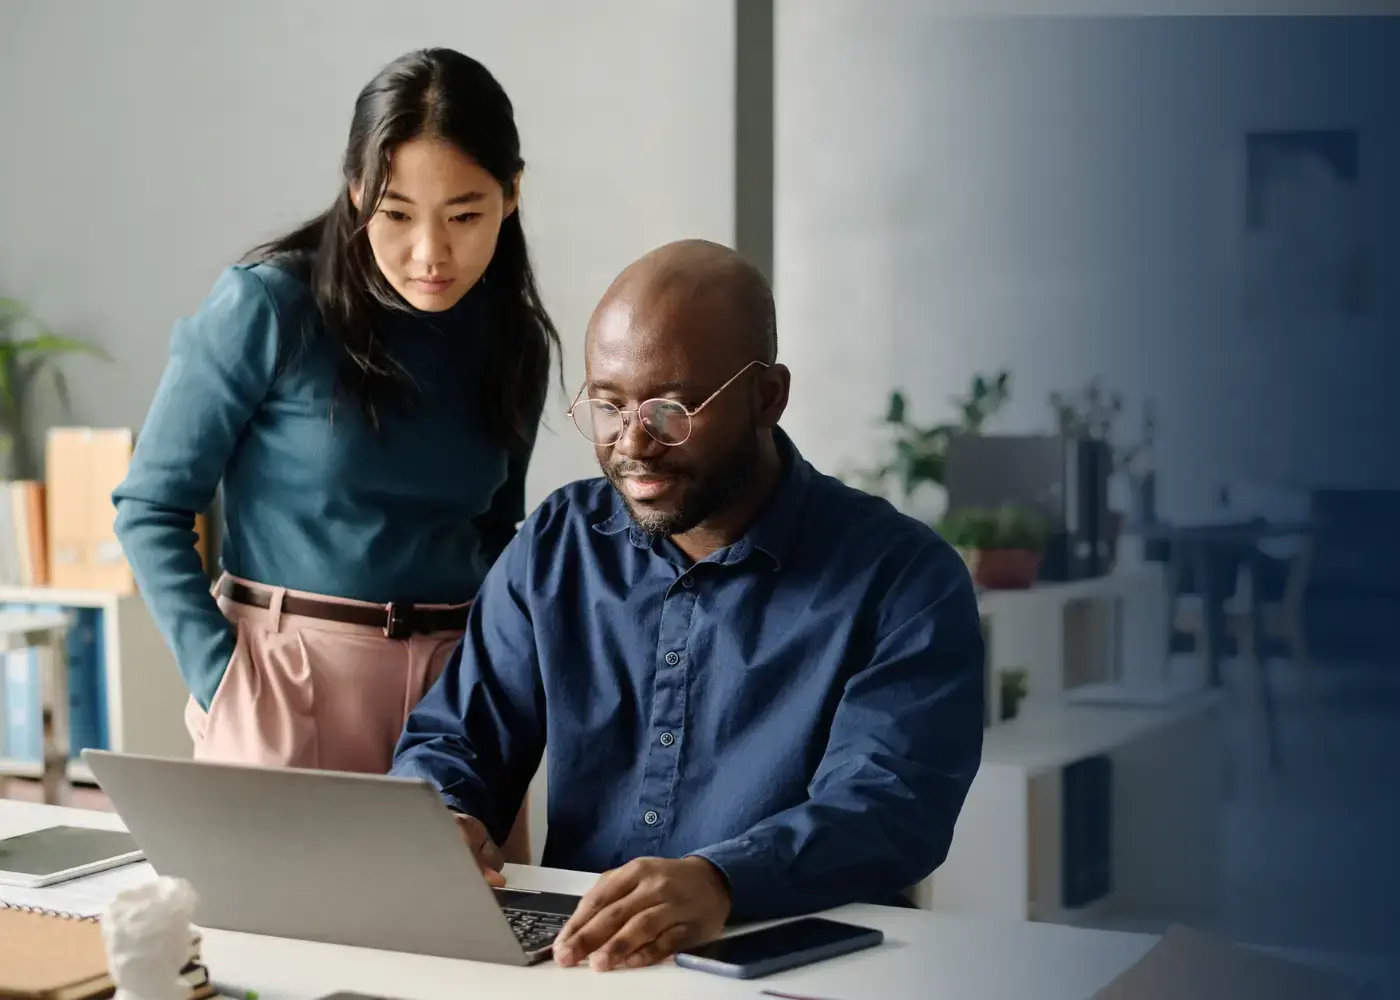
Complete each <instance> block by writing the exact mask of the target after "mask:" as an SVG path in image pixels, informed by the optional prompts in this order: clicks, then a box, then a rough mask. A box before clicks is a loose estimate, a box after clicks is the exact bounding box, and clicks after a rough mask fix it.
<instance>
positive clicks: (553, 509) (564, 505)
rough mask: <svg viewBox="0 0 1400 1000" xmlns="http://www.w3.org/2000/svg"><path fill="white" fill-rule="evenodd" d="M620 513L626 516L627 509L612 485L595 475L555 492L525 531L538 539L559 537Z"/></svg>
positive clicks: (543, 501) (544, 501)
mask: <svg viewBox="0 0 1400 1000" xmlns="http://www.w3.org/2000/svg"><path fill="white" fill-rule="evenodd" d="M619 514H620V515H621V516H623V517H625V516H626V510H625V508H623V506H622V503H621V501H620V500H619V499H618V496H617V492H616V491H615V490H614V489H613V488H612V484H611V483H609V482H608V481H607V480H606V479H604V478H603V477H602V476H594V477H592V478H590V479H578V480H575V481H574V482H571V483H566V484H565V485H563V486H560V487H558V488H557V489H555V490H554V491H553V492H552V493H550V494H549V495H548V496H546V497H545V498H544V500H542V501H541V502H540V505H539V506H538V507H536V508H535V510H534V511H533V513H531V514H530V516H529V517H528V518H526V520H525V524H524V525H523V526H522V530H524V531H527V532H529V533H530V534H531V535H533V536H535V537H536V538H545V537H556V538H557V537H559V536H560V535H567V534H570V533H572V532H574V531H577V530H578V529H580V528H591V527H594V526H596V525H600V524H603V523H605V522H607V521H608V520H609V519H611V518H613V517H616V516H618V515H619Z"/></svg>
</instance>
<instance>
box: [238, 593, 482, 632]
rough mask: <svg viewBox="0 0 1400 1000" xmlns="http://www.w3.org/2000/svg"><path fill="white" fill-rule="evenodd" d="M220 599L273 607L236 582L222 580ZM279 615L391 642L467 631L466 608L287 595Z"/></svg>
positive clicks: (269, 597)
mask: <svg viewBox="0 0 1400 1000" xmlns="http://www.w3.org/2000/svg"><path fill="white" fill-rule="evenodd" d="M219 595H220V596H221V597H227V598H228V599H229V600H230V601H235V602H237V603H238V604H247V605H249V606H250V607H254V608H270V607H272V591H270V590H263V589H261V588H258V587H249V586H248V585H247V584H243V583H239V582H237V581H236V580H221V581H220V582H219ZM282 611H283V612H284V613H285V614H289V615H301V616H303V617H306V618H320V619H321V620H323V621H332V622H344V623H346V624H348V625H368V626H370V627H371V628H382V629H383V630H384V634H385V635H386V636H388V637H389V638H390V639H407V638H408V637H409V636H411V635H415V634H418V635H424V634H428V633H432V632H460V631H462V630H463V629H465V628H466V627H467V611H468V608H467V607H466V606H463V607H459V608H433V607H423V606H421V605H417V604H397V603H393V602H391V603H389V604H378V605H364V604H336V603H335V602H333V601H318V600H316V599H315V598H311V597H298V596H296V595H294V594H287V595H286V596H284V597H283V598H282Z"/></svg>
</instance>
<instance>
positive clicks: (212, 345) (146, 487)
mask: <svg viewBox="0 0 1400 1000" xmlns="http://www.w3.org/2000/svg"><path fill="white" fill-rule="evenodd" d="M277 344H278V332H277V315H276V309H275V307H274V304H273V301H272V298H271V296H270V295H269V293H268V291H267V289H266V287H265V286H264V285H263V283H262V280H261V279H260V278H258V277H257V276H256V275H254V274H252V273H250V272H249V271H248V270H247V269H246V268H229V269H227V270H225V271H224V273H223V274H222V275H220V277H219V279H218V281H217V282H215V284H214V287H213V289H212V290H211V291H210V293H209V295H208V296H207V297H206V299H205V300H204V302H203V303H202V304H201V305H200V307H199V309H198V310H197V311H196V312H195V314H194V315H193V316H190V317H186V318H184V319H182V320H180V321H179V322H177V323H176V324H175V329H174V331H173V333H172V334H171V339H170V358H169V361H168V363H167V365H166V368H165V372H164V374H163V375H162V377H161V380H160V383H159V385H158V386H157V388H156V394H155V398H154V400H153V401H152V403H151V408H150V410H149V411H148V413H147V415H146V420H145V422H144V424H143V425H142V427H141V432H140V434H139V436H138V438H137V442H136V448H135V452H134V454H133V455H132V461H131V468H130V470H129V472H128V474H127V477H126V479H125V481H123V482H122V483H121V485H120V486H118V487H117V489H116V490H115V491H114V492H113V494H112V502H113V504H114V505H115V506H116V512H117V513H116V532H117V537H118V539H119V540H120V542H121V545H122V549H123V551H124V552H125V554H126V557H127V561H128V562H129V563H130V565H131V569H132V573H133V575H134V576H135V578H136V583H137V586H138V587H139V588H140V591H141V594H142V596H143V597H144V599H145V601H146V604H147V606H148V607H149V608H150V611H151V615H152V617H153V618H154V619H155V622H156V625H157V627H158V628H159V629H160V632H161V634H162V635H163V636H164V637H165V641H166V643H167V644H168V645H169V646H170V648H171V650H172V651H173V652H174V654H175V660H176V663H177V664H178V665H179V668H180V673H181V675H182V676H183V677H184V679H185V683H186V684H187V685H188V686H189V689H190V692H191V693H192V694H193V695H194V697H195V699H196V701H198V702H199V703H200V704H201V705H202V706H204V707H205V708H208V707H209V701H210V699H211V698H212V697H213V694H214V690H215V689H216V688H217V687H218V684H219V681H220V680H221V679H222V677H223V673H224V670H225V669H226V668H227V666H228V661H229V659H230V657H231V656H232V655H233V647H234V636H233V631H232V629H231V627H230V626H229V624H228V622H227V620H226V619H225V618H224V616H223V614H222V613H221V612H220V611H219V607H218V604H217V603H216V602H215V600H214V598H213V597H212V596H211V594H210V592H209V591H210V586H209V577H208V575H207V574H206V572H205V570H204V566H203V564H202V563H201V561H200V558H199V553H198V551H197V550H196V549H195V534H194V519H195V515H196V514H197V513H199V512H202V511H204V510H207V509H208V507H209V505H210V502H211V501H212V500H213V497H214V493H215V491H216V490H217V489H218V486H219V482H220V480H222V478H223V473H224V467H225V465H226V464H227V462H228V460H229V456H230V455H231V454H232V453H233V451H234V449H235V448H236V447H237V444H238V441H239V438H240V436H241V434H242V433H243V430H244V428H245V426H246V425H247V423H248V421H249V419H250V417H251V416H252V414H253V412H254V411H255V410H256V409H257V408H258V406H259V405H260V404H261V403H262V401H263V399H264V398H265V396H266V394H267V391H268V387H269V386H270V385H271V382H272V380H273V378H274V375H275V372H276V369H277V350H278V347H277Z"/></svg>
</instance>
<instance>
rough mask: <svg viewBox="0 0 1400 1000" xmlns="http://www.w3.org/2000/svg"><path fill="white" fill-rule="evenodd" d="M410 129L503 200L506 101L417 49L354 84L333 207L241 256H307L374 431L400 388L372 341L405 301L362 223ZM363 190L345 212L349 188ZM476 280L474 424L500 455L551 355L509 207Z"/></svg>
mask: <svg viewBox="0 0 1400 1000" xmlns="http://www.w3.org/2000/svg"><path fill="white" fill-rule="evenodd" d="M422 136H430V137H433V138H438V139H443V140H446V141H448V142H451V143H453V144H454V145H455V146H456V147H457V148H458V149H460V150H461V151H462V152H463V153H465V154H466V155H467V156H470V157H471V158H472V159H473V160H475V161H476V162H477V163H478V164H479V165H480V166H481V167H482V169H484V170H486V171H487V172H488V173H489V174H491V176H492V177H494V178H495V179H496V180H497V181H498V182H499V183H500V184H501V187H502V190H503V191H504V192H505V194H506V195H507V197H509V196H510V195H511V194H513V193H514V190H515V182H516V178H517V176H518V175H519V173H520V171H521V169H522V168H523V167H524V165H525V161H524V160H523V159H522V158H521V155H520V135H519V133H518V132H517V130H516V126H515V111H514V108H513V107H512V105H511V102H510V98H509V97H508V96H506V92H505V90H504V89H502V87H501V85H500V84H499V83H498V82H497V81H496V79H495V77H493V76H492V75H491V73H490V72H489V71H488V70H487V69H486V67H485V66H483V65H482V64H481V63H479V62H477V61H476V60H475V59H472V58H470V57H469V56H465V55H463V54H462V53H460V52H455V51H453V50H452V49H440V48H438V49H423V50H420V51H416V52H410V53H408V54H407V55H404V56H401V57H400V58H398V59H396V60H394V61H393V62H392V63H390V64H389V65H388V66H386V67H385V68H384V69H383V70H381V71H380V72H379V74H378V75H377V76H376V77H375V78H374V79H373V80H371V81H370V82H369V84H368V85H366V87H365V88H364V89H363V90H362V91H360V96H359V98H358V99H357V100H356V101H355V112H354V116H353V118H352V120H351V123H350V140H349V142H348V143H347V145H346V149H345V160H344V166H343V173H344V179H345V185H344V186H343V188H342V190H341V192H340V194H339V195H338V196H337V198H336V200H335V203H334V204H333V205H332V206H331V207H330V208H329V209H328V210H327V211H325V212H323V213H322V214H321V215H319V216H317V217H316V218H315V219H312V220H311V221H310V222H308V223H306V224H305V225H303V226H301V227H300V228H298V229H296V230H294V231H293V232H291V233H288V234H287V235H285V236H283V237H281V238H279V239H276V240H273V241H271V242H269V243H265V244H263V245H262V246H259V247H257V248H256V249H255V250H253V251H252V252H251V253H250V254H249V255H248V257H247V258H246V259H248V260H267V259H270V258H273V257H280V256H284V255H308V254H309V255H310V256H311V264H310V274H309V275H308V277H309V280H310V284H311V290H312V294H313V296H314V297H315V300H316V305H317V307H318V308H319V310H320V313H321V318H322V320H323V322H324V323H325V326H326V327H327V329H328V330H329V331H330V333H331V335H332V336H335V337H337V338H339V340H340V341H342V342H343V344H344V347H345V353H346V359H345V364H344V366H343V370H342V378H341V383H342V388H343V389H344V390H345V391H347V392H348V393H349V394H350V395H351V396H352V397H353V399H354V400H355V402H356V403H357V404H358V406H359V408H360V410H361V411H362V412H363V413H364V414H365V416H366V417H367V418H368V419H369V421H370V423H371V424H372V425H373V426H375V427H378V426H379V422H380V421H379V414H380V409H381V407H382V405H383V403H384V402H385V400H386V399H388V398H390V397H391V396H392V395H394V393H395V392H396V391H400V390H402V389H403V388H404V385H403V375H402V373H401V372H400V371H399V369H398V368H397V366H396V364H395V363H394V361H393V359H392V358H391V357H390V356H389V354H388V351H387V346H386V344H385V337H384V324H383V321H384V318H385V310H386V309H405V308H407V305H406V303H404V301H403V300H402V299H401V298H400V297H399V295H398V293H396V292H395V291H394V289H393V287H392V286H391V285H390V284H389V283H388V281H387V280H385V278H384V276H383V274H382V273H381V272H380V270H379V267H378V265H377V264H375V262H374V256H373V254H372V253H371V251H370V246H369V238H368V236H367V235H366V232H365V227H366V225H367V224H368V223H369V220H370V219H371V218H373V216H374V213H375V211H376V209H377V208H378V206H379V201H380V198H381V197H382V196H383V194H384V191H385V188H386V187H387V185H388V183H389V173H390V157H391V155H392V154H393V152H394V150H395V149H396V148H397V147H398V146H400V145H401V144H402V143H404V142H407V141H409V140H411V139H416V138H419V137H422ZM360 185H363V191H364V196H363V197H362V198H361V199H360V208H359V209H356V208H355V205H354V203H353V202H352V201H351V199H350V189H351V188H352V187H358V186H360ZM481 280H482V281H483V282H484V283H485V291H486V292H487V295H488V296H489V300H490V303H491V314H492V320H493V321H492V323H491V324H490V325H491V331H490V337H491V341H492V342H491V347H490V352H489V357H490V362H489V370H488V371H487V372H486V373H485V376H486V377H485V378H484V379H482V380H481V383H480V384H481V385H482V386H483V389H484V392H485V399H484V404H485V419H486V425H487V427H488V428H489V430H490V432H491V434H492V436H493V437H494V438H495V439H496V441H497V442H498V443H499V444H500V445H501V446H502V447H504V448H506V449H508V450H514V449H518V448H520V447H523V446H526V445H527V444H528V442H530V441H531V440H532V439H533V437H534V434H535V429H536V424H537V422H538V420H539V416H540V411H541V409H542V407H543V406H544V402H545V399H546V397H547V395H548V391H549V369H550V356H551V350H552V351H553V352H554V353H556V354H557V353H559V352H560V344H559V333H558V331H557V330H556V329H555V327H554V323H553V321H552V320H551V319H550V318H549V314H548V313H547V312H546V311H545V308H544V304H543V303H542V302H541V300H540V294H539V289H538V288H537V287H536V285H535V275H534V270H533V268H532V267H531V266H530V254H529V251H528V249H527V247H526V245H525V231H524V229H523V228H522V226H521V222H520V211H519V207H518V206H517V208H516V211H514V212H512V213H511V214H510V215H509V216H507V217H506V218H505V220H504V221H503V222H502V223H501V232H500V236H499V238H498V241H497V244H496V252H495V254H494V256H493V257H492V258H491V263H490V264H489V265H487V268H486V272H485V274H484V275H483V276H482V278H481Z"/></svg>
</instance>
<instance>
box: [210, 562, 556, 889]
mask: <svg viewBox="0 0 1400 1000" xmlns="http://www.w3.org/2000/svg"><path fill="white" fill-rule="evenodd" d="M228 579H231V580H236V579H237V578H234V577H229V578H228ZM238 582H242V583H245V584H247V585H249V586H252V587H257V588H260V589H262V590H267V591H271V593H272V604H271V607H268V608H257V607H253V606H251V605H247V604H239V603H237V602H235V601H231V600H229V599H228V598H227V597H223V596H220V597H219V598H218V602H219V609H220V610H221V611H222V612H223V614H224V617H225V618H227V619H228V620H229V622H230V624H231V625H232V626H233V628H234V630H235V634H236V639H235V645H234V650H233V657H232V658H231V659H230V660H229V664H228V669H227V670H226V671H225V672H224V677H223V680H221V681H220V682H219V687H218V689H217V690H216V691H215V692H214V697H213V700H212V701H211V702H210V703H209V710H208V711H207V712H206V711H205V710H204V709H203V708H201V707H200V705H199V703H198V702H197V701H195V700H194V698H190V700H189V702H188V703H187V704H186V706H185V726H186V728H187V729H188V730H189V733H190V737H191V738H192V739H193V741H194V756H195V758H196V759H197V760H217V761H226V762H231V763H243V764H261V765H267V766H274V767H305V768H320V769H323V770H329V771H359V772H368V773H374V774H383V773H385V772H387V771H388V770H389V765H390V764H391V763H392V761H393V753H394V744H395V743H396V742H397V741H398V738H399V734H400V733H402V731H403V727H404V722H405V720H406V719H407V717H408V713H409V712H410V711H411V710H412V709H413V707H414V705H416V704H417V703H418V702H419V700H420V699H421V698H422V697H423V695H424V694H426V693H427V691H428V688H429V687H431V686H432V684H433V682H434V681H436V680H437V678H438V675H439V674H441V673H442V670H443V667H444V666H445V665H446V663H447V660H448V658H449V657H450V656H451V655H452V652H453V650H454V649H455V648H456V646H457V644H458V642H459V641H460V639H461V638H462V633H461V631H457V630H454V631H446V632H435V633H432V634H429V635H414V636H411V637H410V638H407V639H390V638H388V637H387V636H385V635H384V632H383V630H382V629H380V628H378V627H375V626H369V625H353V624H348V623H345V622H336V621H327V620H325V619H321V618H309V617H304V616H298V615H290V614H284V613H283V612H282V600H283V598H284V597H286V596H287V595H288V594H292V595H296V596H301V597H311V598H315V599H316V600H319V601H330V602H334V603H337V604H361V603H363V602H358V601H350V600H346V599H344V598H336V597H328V596H326V595H324V594H305V593H302V592H301V591H293V590H287V589H286V588H283V587H269V586H267V585H265V584H261V583H254V582H252V581H248V580H243V581H238ZM217 592H218V588H217V587H216V588H215V593H217ZM524 813H525V809H524V807H522V809H521V816H520V817H519V820H518V821H517V823H516V829H515V831H514V832H513V833H512V834H511V836H510V838H509V840H508V841H507V844H505V845H502V848H503V850H505V852H506V855H507V860H511V861H524V862H528V861H529V844H528V827H527V824H526V823H525V822H524V820H525V815H524ZM522 850H523V854H524V856H523V857H522V856H520V855H521V852H522ZM512 855H514V856H512Z"/></svg>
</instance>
